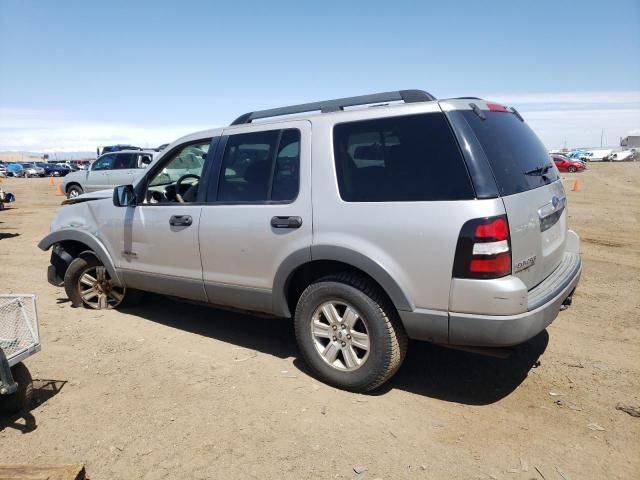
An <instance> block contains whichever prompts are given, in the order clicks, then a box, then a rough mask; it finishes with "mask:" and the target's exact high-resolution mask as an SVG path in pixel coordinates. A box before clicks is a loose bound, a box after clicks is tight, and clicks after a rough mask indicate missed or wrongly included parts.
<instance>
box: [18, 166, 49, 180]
mask: <svg viewBox="0 0 640 480" xmlns="http://www.w3.org/2000/svg"><path fill="white" fill-rule="evenodd" d="M22 168H23V169H24V176H25V177H27V178H29V177H44V175H45V173H44V168H42V167H39V166H38V165H37V164H36V163H23V164H22Z"/></svg>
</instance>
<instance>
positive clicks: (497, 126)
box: [462, 110, 558, 196]
mask: <svg viewBox="0 0 640 480" xmlns="http://www.w3.org/2000/svg"><path fill="white" fill-rule="evenodd" d="M483 113H484V115H485V117H486V119H485V120H483V119H481V118H480V117H479V116H478V115H476V114H475V113H474V112H472V111H471V110H464V111H463V112H462V115H463V116H464V118H465V119H466V120H467V123H468V124H469V125H470V126H471V128H472V129H473V131H474V132H475V134H476V137H477V138H478V140H479V142H480V144H481V145H482V148H483V150H484V152H485V154H486V155H487V158H488V159H489V163H490V164H491V168H492V170H493V175H494V177H495V179H496V182H497V184H498V188H499V189H500V193H501V194H502V195H503V196H506V195H513V194H515V193H520V192H526V191H527V190H532V189H534V188H538V187H542V186H544V185H547V184H549V183H551V182H553V181H555V180H557V179H558V174H557V172H556V170H555V169H554V168H553V165H552V162H551V159H550V157H549V154H548V153H547V150H546V148H545V147H544V145H543V144H542V142H541V141H540V140H539V139H538V137H537V136H536V134H535V133H533V130H531V129H530V128H529V126H528V125H527V124H526V123H524V122H523V121H521V120H520V119H519V118H518V117H517V116H516V115H514V114H513V113H505V112H487V111H484V112H483ZM547 167H549V168H547Z"/></svg>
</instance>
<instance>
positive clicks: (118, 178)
mask: <svg viewBox="0 0 640 480" xmlns="http://www.w3.org/2000/svg"><path fill="white" fill-rule="evenodd" d="M137 163H138V154H137V153H118V154H116V160H115V162H114V164H113V170H111V172H110V173H109V175H110V178H109V182H110V186H114V187H115V186H117V185H132V184H133V174H134V173H135V172H137V171H138V169H137V168H136V167H137Z"/></svg>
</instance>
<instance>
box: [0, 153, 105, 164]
mask: <svg viewBox="0 0 640 480" xmlns="http://www.w3.org/2000/svg"><path fill="white" fill-rule="evenodd" d="M45 154H47V155H49V160H61V161H62V160H84V159H92V160H93V159H95V158H96V152H24V151H4V152H0V161H2V162H22V161H24V162H32V161H38V160H42V159H43V157H44V155H45Z"/></svg>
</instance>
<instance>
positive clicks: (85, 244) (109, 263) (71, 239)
mask: <svg viewBox="0 0 640 480" xmlns="http://www.w3.org/2000/svg"><path fill="white" fill-rule="evenodd" d="M54 245H59V246H60V247H62V248H63V249H64V250H65V251H66V252H67V253H68V254H69V255H71V256H72V257H73V258H76V257H78V256H80V255H81V254H82V255H88V254H93V255H95V257H96V258H97V259H98V260H100V262H101V263H102V264H103V265H104V266H105V268H106V269H107V272H109V276H110V277H111V280H112V281H113V282H114V283H115V284H116V285H120V286H122V285H124V284H123V283H122V279H121V278H120V276H119V275H118V272H117V270H116V268H115V265H114V263H113V260H112V259H111V255H110V254H109V252H108V251H107V249H106V248H105V246H104V245H103V244H102V242H101V241H100V240H98V239H97V238H96V237H94V236H93V235H91V234H90V233H87V232H83V231H81V230H72V229H62V230H56V231H55V232H51V233H50V234H48V235H47V236H46V237H44V238H43V239H42V240H40V242H39V243H38V247H39V248H40V249H41V250H44V251H46V250H49V249H50V248H51V247H52V246H54ZM67 266H68V265H67Z"/></svg>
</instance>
